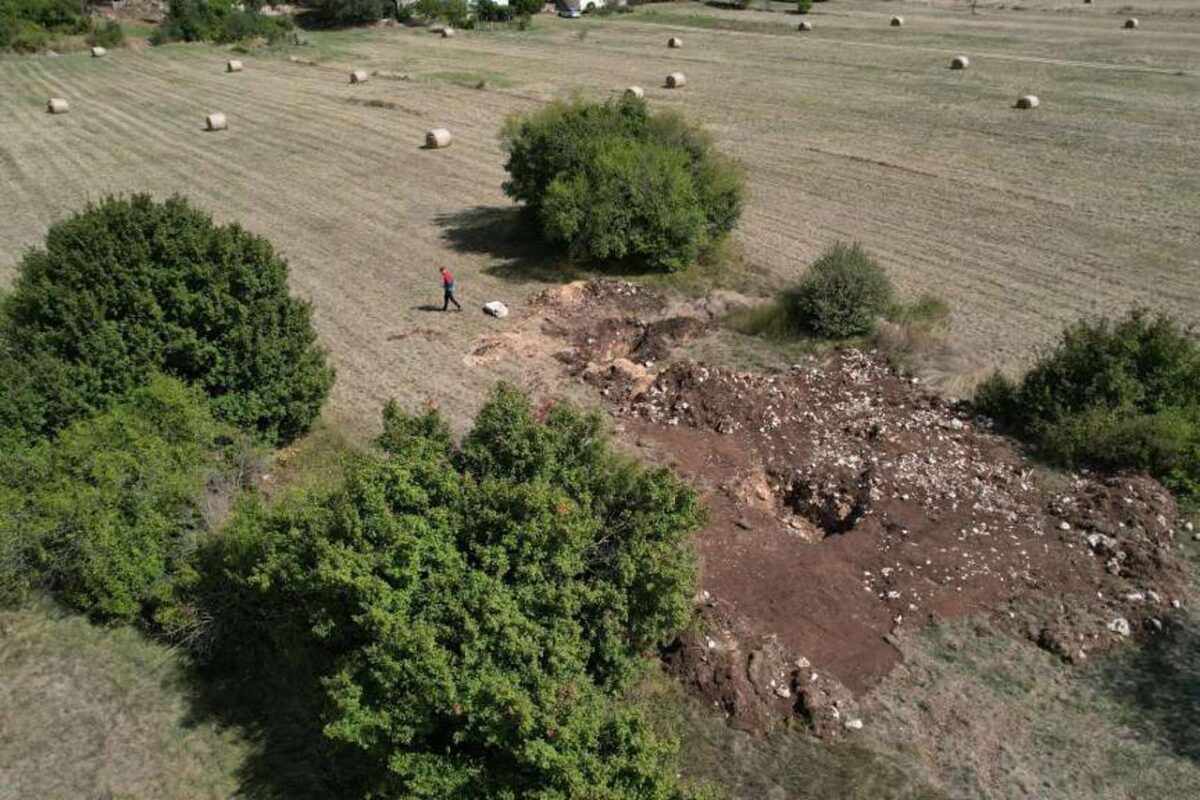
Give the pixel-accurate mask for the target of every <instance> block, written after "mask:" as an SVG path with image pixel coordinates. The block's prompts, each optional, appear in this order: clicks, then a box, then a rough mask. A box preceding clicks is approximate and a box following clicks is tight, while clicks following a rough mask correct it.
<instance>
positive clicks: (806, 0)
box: [796, 0, 813, 14]
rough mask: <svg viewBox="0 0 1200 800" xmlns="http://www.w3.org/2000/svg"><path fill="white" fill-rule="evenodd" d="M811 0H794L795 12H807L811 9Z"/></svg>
mask: <svg viewBox="0 0 1200 800" xmlns="http://www.w3.org/2000/svg"><path fill="white" fill-rule="evenodd" d="M812 4H813V0H796V13H797V14H807V13H808V12H809V11H811V10H812Z"/></svg>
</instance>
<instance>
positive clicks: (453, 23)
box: [413, 0, 471, 28]
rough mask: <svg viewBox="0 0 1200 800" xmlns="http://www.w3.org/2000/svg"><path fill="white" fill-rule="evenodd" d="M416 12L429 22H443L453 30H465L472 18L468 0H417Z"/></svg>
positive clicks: (414, 6)
mask: <svg viewBox="0 0 1200 800" xmlns="http://www.w3.org/2000/svg"><path fill="white" fill-rule="evenodd" d="M413 8H415V9H416V12H417V13H418V14H420V15H421V16H422V17H424V18H425V19H428V20H439V19H440V20H442V21H443V22H445V23H446V24H447V25H449V26H450V27H452V28H464V27H466V25H467V20H469V19H470V18H471V9H470V7H469V6H468V5H467V0H417V2H416V3H415V4H414V5H413Z"/></svg>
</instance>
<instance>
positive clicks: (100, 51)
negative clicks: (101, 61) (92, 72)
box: [92, 47, 108, 58]
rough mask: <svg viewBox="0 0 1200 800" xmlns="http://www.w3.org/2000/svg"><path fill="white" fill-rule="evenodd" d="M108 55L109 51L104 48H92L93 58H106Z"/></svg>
mask: <svg viewBox="0 0 1200 800" xmlns="http://www.w3.org/2000/svg"><path fill="white" fill-rule="evenodd" d="M106 55H108V51H107V50H105V49H104V48H103V47H93V48H92V58H104V57H105V56H106Z"/></svg>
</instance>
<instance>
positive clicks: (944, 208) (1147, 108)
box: [0, 0, 1200, 427]
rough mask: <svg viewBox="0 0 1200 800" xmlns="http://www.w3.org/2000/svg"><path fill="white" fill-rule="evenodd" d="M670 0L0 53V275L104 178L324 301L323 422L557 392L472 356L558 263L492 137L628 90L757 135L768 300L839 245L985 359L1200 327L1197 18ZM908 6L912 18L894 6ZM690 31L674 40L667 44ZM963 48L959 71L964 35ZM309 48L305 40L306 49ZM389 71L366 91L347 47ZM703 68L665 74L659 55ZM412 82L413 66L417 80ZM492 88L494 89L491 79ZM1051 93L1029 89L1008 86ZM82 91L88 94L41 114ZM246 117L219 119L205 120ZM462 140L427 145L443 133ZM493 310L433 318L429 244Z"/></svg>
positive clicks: (753, 164)
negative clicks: (170, 200) (217, 114)
mask: <svg viewBox="0 0 1200 800" xmlns="http://www.w3.org/2000/svg"><path fill="white" fill-rule="evenodd" d="M773 8H774V11H773V12H771V13H768V12H765V11H747V12H730V11H724V10H718V9H711V8H708V7H705V6H703V5H700V4H698V3H680V4H669V5H655V6H650V7H647V8H644V9H640V10H639V12H638V13H636V14H629V15H619V16H612V17H607V18H594V19H587V20H582V21H581V20H561V19H557V18H555V17H552V16H549V15H543V16H540V17H538V18H537V20H536V24H535V27H534V28H533V29H532V30H529V31H525V32H519V31H515V30H513V31H469V32H463V33H462V34H461V35H460V36H458V37H456V38H454V39H450V40H444V39H441V38H439V37H437V36H434V35H431V34H430V33H428V32H425V31H422V30H415V29H405V28H399V27H396V28H388V27H380V28H373V29H366V30H358V31H349V32H341V33H328V34H326V33H311V34H306V36H307V37H308V39H309V40H310V42H311V44H310V45H309V46H306V47H297V48H290V49H286V50H280V51H260V52H259V53H258V54H253V55H248V56H244V57H242V60H244V61H245V62H246V71H245V72H243V73H240V74H234V75H230V74H226V73H224V72H223V66H224V61H225V58H226V57H227V51H225V50H222V49H220V48H215V47H209V46H200V45H195V46H183V45H180V46H171V47H165V48H148V49H143V50H141V51H140V52H135V51H133V50H123V51H120V52H116V53H112V54H110V56H109V58H107V59H103V60H95V59H89V58H87V57H86V55H85V54H70V55H66V56H62V57H57V58H54V57H33V58H31V57H24V58H16V57H5V58H0V86H3V87H4V88H3V95H2V98H3V99H2V100H0V182H2V184H3V186H4V188H5V191H4V192H3V193H0V281H7V280H9V279H10V278H11V275H12V274H13V269H14V265H15V263H16V261H17V260H18V258H19V257H20V255H21V253H22V251H23V250H24V249H25V248H26V247H28V246H30V245H33V244H35V243H37V242H38V241H39V240H40V239H41V237H42V236H43V234H44V232H45V228H46V226H47V225H48V224H49V223H51V222H52V221H53V220H55V219H58V218H60V217H62V216H64V215H66V214H68V213H70V212H71V211H72V210H73V209H75V208H77V207H78V206H79V205H80V204H81V203H82V202H84V201H85V200H87V199H96V198H99V197H101V196H103V195H105V194H108V193H112V192H131V191H137V190H149V191H152V192H155V193H160V194H163V193H169V192H182V193H184V194H186V195H188V196H190V197H192V198H194V199H195V200H197V201H199V202H200V203H201V204H202V205H203V206H204V207H206V208H208V209H210V210H211V211H213V212H214V213H215V214H216V215H217V216H218V217H220V218H224V219H236V220H240V221H242V222H243V223H244V224H246V225H247V226H248V227H250V228H251V229H253V230H255V231H257V232H261V233H263V234H266V235H267V236H269V237H270V238H271V239H272V240H273V241H274V242H275V243H276V244H277V245H278V246H279V247H280V248H281V249H282V250H283V251H284V252H285V253H286V255H287V256H288V257H289V258H290V260H291V263H292V269H293V281H294V284H295V287H296V289H297V291H299V292H300V293H302V294H303V295H305V296H307V297H309V298H311V299H312V300H313V302H314V304H315V307H316V316H317V321H318V324H319V327H320V331H321V334H322V336H323V338H324V341H325V343H326V344H327V346H328V347H329V348H330V350H331V351H332V353H333V358H334V361H335V363H336V365H337V368H338V370H339V380H338V384H337V388H336V390H335V397H334V401H333V404H332V410H331V417H332V419H333V420H334V421H335V422H336V423H338V424H348V425H350V426H353V427H363V426H366V427H369V426H371V425H373V423H374V419H375V415H376V413H377V409H378V407H379V404H380V402H381V401H382V400H383V399H385V398H386V397H389V396H395V397H397V398H398V399H400V400H401V401H404V402H408V403H419V402H424V401H426V400H431V401H435V402H438V403H440V404H441V405H442V406H443V407H444V408H446V409H447V411H448V412H449V413H450V414H451V415H452V416H453V417H455V418H456V419H459V420H462V419H464V418H465V416H466V415H467V414H468V413H469V412H470V410H471V409H472V408H473V407H474V406H475V405H476V404H477V402H478V398H479V396H480V394H481V392H482V391H483V390H484V389H485V388H486V387H487V386H489V385H490V384H491V383H492V382H493V381H494V380H495V379H497V378H499V377H507V378H512V379H518V380H520V381H522V382H524V383H526V384H527V385H531V386H533V387H534V388H539V389H546V388H551V389H553V388H554V387H553V386H552V383H553V380H554V378H553V375H554V374H555V372H554V370H553V369H548V368H546V367H545V365H543V364H542V362H541V361H539V360H537V359H511V360H500V361H492V362H489V363H487V364H486V365H482V366H467V365H465V364H464V363H463V358H464V356H465V355H467V354H468V353H469V351H470V350H471V347H472V343H473V342H474V341H475V340H476V338H477V337H478V336H479V335H480V334H482V333H485V332H486V331H487V330H488V329H489V328H492V327H494V323H493V322H491V321H489V320H488V319H486V318H484V317H483V316H482V315H480V314H477V313H474V309H475V308H477V307H478V304H479V303H481V302H482V301H484V300H486V299H492V298H497V297H498V298H502V299H504V300H506V301H509V302H513V301H520V300H521V299H523V298H524V297H525V296H527V295H528V294H529V293H530V292H531V291H532V290H533V288H534V282H535V281H536V280H537V279H538V278H544V277H546V276H547V275H548V274H549V272H550V269H549V268H551V267H553V266H554V265H553V263H552V262H551V261H550V260H549V259H548V258H547V257H546V256H544V255H540V254H538V253H537V252H536V251H531V250H529V249H527V248H523V247H520V246H517V245H515V244H514V243H513V242H512V241H510V240H508V239H506V237H505V236H504V229H505V226H506V223H507V221H508V220H509V219H510V216H508V215H507V214H506V210H508V209H511V205H510V203H509V202H508V201H507V199H506V198H505V197H504V196H503V194H502V193H501V191H500V188H499V187H500V183H501V181H502V180H503V177H504V173H503V168H502V165H503V157H502V153H501V150H500V147H499V144H498V142H497V139H496V133H497V130H498V129H499V127H500V125H501V122H502V120H503V119H504V118H505V116H506V115H508V114H511V113H513V112H517V111H522V110H526V109H529V108H533V107H536V106H537V105H539V104H541V103H543V102H545V101H546V100H549V99H551V98H555V97H562V96H565V95H568V94H570V93H572V92H580V93H583V94H584V95H587V96H592V97H603V96H606V95H610V94H612V93H614V92H616V91H619V90H621V89H623V88H624V87H626V86H628V85H630V84H637V85H641V86H644V87H646V89H647V95H648V97H649V98H650V101H651V102H652V103H655V104H658V105H664V106H669V107H675V108H679V109H681V110H684V111H686V112H687V113H689V114H691V115H693V116H695V117H697V118H699V119H701V120H702V121H703V122H704V123H705V124H706V125H707V126H708V127H709V128H710V129H711V130H712V131H713V132H714V134H715V135H716V137H717V139H718V140H719V142H720V144H721V146H722V147H724V148H725V149H727V150H728V151H730V152H732V153H734V154H736V155H737V156H738V157H740V158H741V159H742V160H743V161H744V163H745V165H746V170H747V175H748V179H749V196H748V202H747V205H746V211H745V215H744V217H743V220H742V223H741V226H740V228H739V231H738V233H737V237H736V240H737V243H738V245H739V247H740V249H741V251H742V253H743V254H744V256H745V258H744V261H743V262H742V263H744V265H745V267H744V268H742V269H744V272H738V273H735V274H732V275H727V276H725V280H726V281H728V282H730V283H733V284H736V285H737V286H738V287H739V288H741V289H743V290H744V291H749V292H751V293H754V292H765V291H766V290H769V289H770V288H772V287H775V286H778V285H782V284H784V283H786V282H788V281H790V280H792V279H794V278H795V277H796V276H797V275H798V274H799V273H800V272H801V271H802V270H803V268H804V267H805V265H806V264H807V263H809V262H810V261H811V260H812V258H813V257H814V256H815V255H816V254H817V253H818V252H819V251H820V250H821V249H822V248H824V247H825V246H826V245H828V244H829V243H830V242H832V241H833V240H835V239H856V240H860V241H862V242H863V243H865V244H866V245H867V246H868V247H870V248H871V249H872V250H874V251H875V252H876V253H878V255H879V256H880V257H881V259H882V261H883V262H884V263H885V264H886V265H887V266H888V267H889V268H890V269H891V271H892V272H893V274H894V275H895V277H896V279H897V281H898V283H899V284H900V286H901V287H902V288H903V289H904V290H905V291H906V292H912V293H916V292H937V293H940V294H942V295H944V296H945V297H946V298H947V299H948V300H949V301H950V302H951V304H952V306H953V309H954V315H953V325H954V328H955V330H956V331H957V333H958V335H959V336H961V337H962V339H963V340H964V342H965V343H966V345H967V346H968V347H969V348H970V349H971V351H972V352H973V354H974V355H975V360H976V362H977V363H979V364H980V365H981V366H983V365H990V364H992V363H998V364H1004V365H1008V366H1012V365H1015V364H1018V363H1019V362H1020V361H1021V360H1022V359H1024V358H1026V357H1028V355H1029V354H1030V352H1031V349H1032V348H1034V347H1035V346H1037V345H1039V344H1041V343H1043V342H1045V341H1046V340H1047V339H1048V338H1049V337H1051V336H1052V335H1053V334H1054V333H1055V332H1056V331H1057V329H1058V328H1059V327H1060V326H1061V324H1062V323H1064V322H1066V321H1068V320H1071V319H1074V318H1076V317H1078V316H1080V315H1083V314H1091V313H1098V312H1113V311H1119V310H1121V309H1123V308H1125V307H1126V306H1128V305H1129V304H1131V303H1135V302H1136V303H1145V304H1149V305H1152V306H1155V307H1161V308H1165V309H1167V310H1170V311H1173V312H1175V313H1177V314H1180V315H1182V316H1183V317H1184V318H1185V319H1187V320H1189V321H1200V311H1198V310H1197V309H1198V301H1200V228H1198V226H1197V223H1196V221H1197V219H1200V151H1198V150H1197V147H1196V142H1197V141H1200V113H1198V112H1200V10H1197V9H1195V7H1194V4H1191V3H1186V2H1178V1H1177V0H1160V2H1146V3H1140V4H1138V6H1137V7H1136V13H1137V14H1138V16H1139V18H1140V19H1141V22H1142V27H1141V29H1140V30H1137V31H1125V30H1122V29H1121V27H1120V24H1121V22H1122V21H1123V20H1124V18H1125V17H1126V16H1128V15H1129V13H1128V12H1122V11H1119V10H1118V5H1117V3H1116V2H1112V0H1098V2H1096V3H1093V4H1091V5H1088V6H1084V5H1083V4H1082V3H1074V2H1071V3H1067V2H1030V3H1026V4H1023V7H1022V9H1021V10H1015V9H1003V8H1001V7H999V5H998V4H992V3H983V4H981V7H980V8H979V10H978V13H977V14H974V15H972V14H971V13H970V10H969V4H967V3H962V2H958V3H949V2H937V3H915V2H909V3H897V2H868V1H867V0H861V1H859V0H842V2H836V3H828V4H823V5H817V6H816V7H815V8H816V11H815V12H814V13H813V14H811V15H810V17H811V19H812V20H813V21H814V22H815V23H816V30H815V31H813V32H811V33H806V34H800V33H797V32H796V31H795V30H794V28H795V23H796V21H797V19H798V18H797V17H796V16H795V15H794V14H792V13H785V9H787V8H788V7H787V6H785V5H784V4H775V5H774V7H773ZM898 12H903V13H904V15H905V17H906V20H907V24H906V26H905V27H903V28H891V27H889V26H888V24H887V21H888V19H889V17H890V16H891V15H892V14H894V13H898ZM673 34H676V35H680V36H681V37H682V38H683V39H684V47H683V48H682V49H679V50H669V49H668V48H667V47H666V39H667V37H668V36H669V35H673ZM956 53H964V54H967V55H969V56H970V58H971V62H972V64H971V68H970V69H968V70H966V71H962V72H952V71H951V70H950V69H949V68H948V67H949V60H950V58H951V56H952V55H953V54H956ZM289 56H295V57H298V58H300V59H303V60H305V61H311V62H315V63H314V64H308V63H294V62H293V61H290V60H289ZM355 67H359V68H364V69H369V70H379V71H380V74H379V75H377V76H376V77H375V78H374V79H373V80H372V81H371V82H370V83H367V84H365V85H360V86H351V85H350V84H349V82H348V73H349V71H350V69H351V68H355ZM674 70H682V71H684V72H685V73H686V74H687V76H688V81H689V82H688V86H687V88H685V89H683V90H680V91H674V92H672V91H668V90H666V89H662V88H659V87H660V85H661V83H662V80H663V77H664V76H665V75H666V74H667V73H668V72H670V71H674ZM403 76H406V77H407V78H408V79H407V80H405V79H402V77H403ZM480 81H486V82H487V85H486V88H484V89H477V88H474V87H475V85H476V84H477V83H479V82H480ZM1028 92H1033V93H1036V94H1038V95H1039V96H1040V97H1041V99H1042V107H1041V108H1040V109H1038V110H1037V111H1034V112H1020V111H1017V110H1014V109H1013V108H1012V107H1011V106H1012V104H1013V101H1014V99H1015V98H1016V97H1017V96H1018V95H1020V94H1024V93H1028ZM51 94H56V95H57V94H61V95H63V96H66V97H67V98H69V99H70V101H71V104H72V106H71V112H70V113H69V114H67V115H65V116H51V115H48V114H46V113H45V112H44V104H45V101H46V98H47V97H48V96H50V95H51ZM214 110H220V111H223V112H225V114H226V115H227V116H228V118H229V120H230V129H229V130H228V131H225V132H221V133H217V134H208V133H205V132H204V131H203V130H202V128H203V122H204V115H205V114H206V113H208V112H210V111H214ZM434 125H444V126H446V127H448V128H449V129H450V130H452V131H453V132H454V134H455V137H456V140H455V144H454V145H453V146H452V147H451V148H449V149H448V150H443V151H426V150H422V149H419V146H420V145H421V143H422V141H423V134H424V132H425V130H426V129H428V128H429V127H432V126H434ZM444 263H449V264H450V265H452V266H455V267H457V270H458V272H459V274H460V282H461V293H462V295H463V297H464V299H465V300H466V301H467V302H468V308H469V310H470V311H471V312H472V313H467V314H463V315H461V316H457V315H456V316H448V317H443V316H440V315H438V314H433V313H426V312H424V311H421V310H420V309H419V307H420V306H421V305H423V304H426V303H433V302H436V301H437V300H438V286H437V283H436V281H437V275H436V274H435V269H436V267H438V266H440V265H442V264H444Z"/></svg>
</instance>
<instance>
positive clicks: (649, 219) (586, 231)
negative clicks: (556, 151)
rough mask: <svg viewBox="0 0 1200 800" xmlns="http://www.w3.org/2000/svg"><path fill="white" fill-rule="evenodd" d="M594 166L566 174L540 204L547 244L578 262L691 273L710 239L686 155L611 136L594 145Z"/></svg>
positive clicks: (547, 192) (665, 148)
mask: <svg viewBox="0 0 1200 800" xmlns="http://www.w3.org/2000/svg"><path fill="white" fill-rule="evenodd" d="M591 158H592V163H591V165H590V168H589V169H588V170H587V171H585V172H581V173H576V174H573V175H568V174H566V173H564V174H560V175H559V176H558V177H557V178H555V179H554V180H553V181H552V182H551V183H550V185H549V186H548V187H547V189H546V193H545V195H544V197H543V200H542V226H543V232H544V234H545V237H546V239H547V240H549V241H551V242H560V243H563V244H565V245H566V246H567V248H568V251H569V252H570V254H571V255H572V256H574V257H576V258H578V259H581V260H587V259H598V260H616V261H622V260H626V259H629V258H632V257H637V258H640V259H644V260H645V261H647V262H648V263H650V264H652V265H654V266H656V267H659V268H662V269H667V270H670V271H672V272H674V271H679V270H683V269H686V268H687V267H689V266H690V265H691V264H692V262H693V261H695V260H696V257H697V256H698V255H699V247H700V243H701V242H702V241H704V239H705V235H706V234H705V229H704V223H705V220H704V212H703V210H702V207H701V205H700V202H699V197H698V196H697V193H696V188H695V186H694V184H693V182H692V179H691V175H690V174H689V171H688V160H687V155H686V153H684V152H682V151H681V150H678V149H672V148H669V147H666V146H664V145H660V144H655V143H641V142H637V141H635V140H632V139H623V138H620V137H610V138H607V139H605V140H601V141H599V142H596V143H594V152H593V154H592V156H591Z"/></svg>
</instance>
